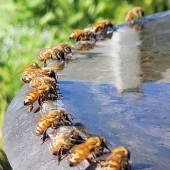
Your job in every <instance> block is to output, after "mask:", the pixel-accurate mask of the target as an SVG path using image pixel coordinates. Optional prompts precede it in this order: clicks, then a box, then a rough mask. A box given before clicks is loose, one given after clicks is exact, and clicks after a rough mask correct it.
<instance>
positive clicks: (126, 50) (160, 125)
mask: <svg viewBox="0 0 170 170" xmlns="http://www.w3.org/2000/svg"><path fill="white" fill-rule="evenodd" d="M169 19H170V16H169V15H168V16H164V17H162V18H159V19H152V20H149V19H148V20H147V22H146V24H145V29H144V30H143V31H142V32H139V31H138V32H136V31H134V30H133V29H132V28H129V27H127V26H125V25H124V26H122V27H120V28H119V29H118V30H117V32H115V33H114V34H113V36H112V39H111V40H108V41H104V42H100V43H97V46H96V47H95V49H94V50H91V51H90V52H80V53H77V54H75V55H74V59H73V60H72V61H71V62H70V63H69V64H68V65H67V67H66V68H65V69H64V70H63V71H61V72H60V73H59V80H60V82H59V86H60V88H61V92H62V93H63V94H64V98H63V99H61V101H62V103H63V105H64V106H63V107H64V108H66V109H67V110H68V111H69V112H70V113H72V114H73V115H74V116H75V117H76V118H77V119H78V121H80V122H81V123H82V124H84V125H85V126H86V127H87V129H88V130H89V131H90V132H91V133H93V134H97V135H101V136H104V137H105V138H106V139H107V140H108V141H109V142H110V143H111V144H112V147H113V148H114V147H116V146H120V145H125V146H127V147H128V148H129V149H130V151H131V155H132V156H131V165H132V168H133V169H148V170H149V169H154V170H160V169H169V164H170V115H169V112H170V106H169V103H170V98H169V95H170V84H169V82H170V76H169V75H170V74H169V73H170V57H169V56H170V55H169V54H170V50H169V46H170V43H169V40H170V30H169V28H170V23H169V22H168V21H169Z"/></svg>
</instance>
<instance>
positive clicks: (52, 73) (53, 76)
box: [50, 71, 58, 83]
mask: <svg viewBox="0 0 170 170" xmlns="http://www.w3.org/2000/svg"><path fill="white" fill-rule="evenodd" d="M50 77H52V78H54V79H55V81H56V83H58V76H57V78H56V75H55V72H54V71H52V72H51V73H50Z"/></svg>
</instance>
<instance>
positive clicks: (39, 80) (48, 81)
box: [29, 76, 60, 95]
mask: <svg viewBox="0 0 170 170" xmlns="http://www.w3.org/2000/svg"><path fill="white" fill-rule="evenodd" d="M29 85H30V87H32V88H38V87H39V86H42V85H50V87H51V92H52V94H54V95H57V94H60V89H59V86H58V85H57V84H56V81H55V80H54V78H51V77H47V76H45V77H35V78H33V79H32V80H31V81H30V83H29ZM50 94H51V93H50Z"/></svg>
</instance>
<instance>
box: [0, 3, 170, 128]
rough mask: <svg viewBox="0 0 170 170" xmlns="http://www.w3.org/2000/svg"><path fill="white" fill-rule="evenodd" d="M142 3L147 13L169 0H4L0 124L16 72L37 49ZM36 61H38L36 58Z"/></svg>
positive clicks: (118, 18)
mask: <svg viewBox="0 0 170 170" xmlns="http://www.w3.org/2000/svg"><path fill="white" fill-rule="evenodd" d="M1 1H2V0H1ZM134 6H142V7H143V8H144V9H145V11H146V14H147V15H149V14H151V13H155V12H160V11H165V10H168V9H169V7H170V1H169V0H143V1H139V0H114V1H113V0H105V1H104V0H86V1H82V0H60V1H59V0H34V1H30V0H5V1H2V2H1V5H0V14H1V16H3V17H1V26H0V49H1V50H0V127H1V126H2V123H3V118H4V114H5V111H6V109H7V106H8V104H9V103H10V102H11V100H12V98H13V97H14V95H15V94H16V93H17V91H18V90H19V89H20V87H21V86H22V82H21V78H20V75H18V74H17V73H19V72H20V71H21V70H22V68H23V67H24V66H25V65H26V64H28V63H29V62H32V61H37V56H38V52H39V51H40V50H41V49H43V48H45V47H51V46H52V45H55V44H57V43H59V42H63V41H64V42H69V43H73V42H71V41H70V40H69V39H68V37H69V35H70V33H71V30H72V29H76V28H80V29H83V28H85V27H86V26H88V25H89V24H92V23H94V22H97V21H100V20H102V19H111V20H112V21H113V23H114V24H119V23H122V22H124V16H125V13H126V12H127V11H128V10H129V9H130V8H132V7H134ZM37 62H38V61H37Z"/></svg>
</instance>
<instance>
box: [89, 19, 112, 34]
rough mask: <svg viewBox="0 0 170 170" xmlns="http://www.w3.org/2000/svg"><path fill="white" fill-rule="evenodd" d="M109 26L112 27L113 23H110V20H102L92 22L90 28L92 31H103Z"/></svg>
mask: <svg viewBox="0 0 170 170" xmlns="http://www.w3.org/2000/svg"><path fill="white" fill-rule="evenodd" d="M109 27H111V28H114V25H113V24H112V22H111V21H110V20H103V21H100V22H98V23H94V24H92V29H93V31H94V33H98V32H101V31H105V30H106V29H107V28H109Z"/></svg>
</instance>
